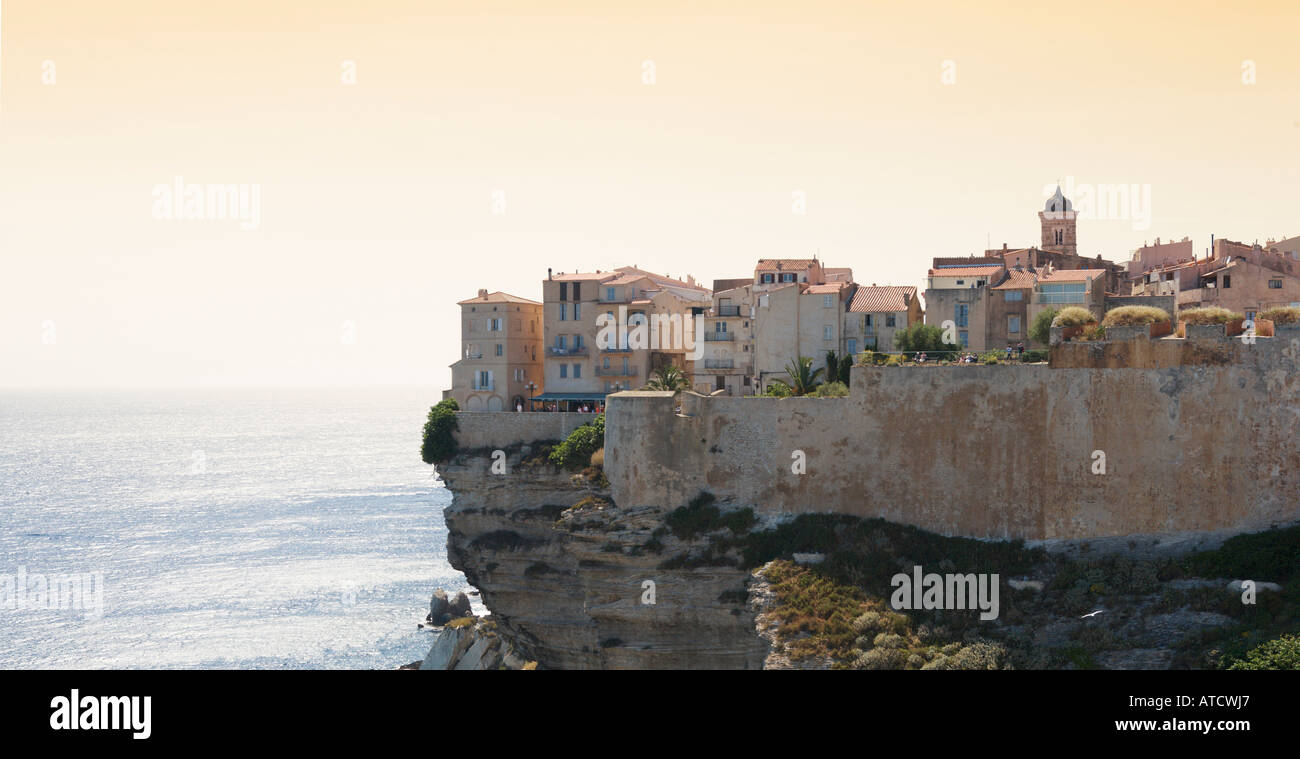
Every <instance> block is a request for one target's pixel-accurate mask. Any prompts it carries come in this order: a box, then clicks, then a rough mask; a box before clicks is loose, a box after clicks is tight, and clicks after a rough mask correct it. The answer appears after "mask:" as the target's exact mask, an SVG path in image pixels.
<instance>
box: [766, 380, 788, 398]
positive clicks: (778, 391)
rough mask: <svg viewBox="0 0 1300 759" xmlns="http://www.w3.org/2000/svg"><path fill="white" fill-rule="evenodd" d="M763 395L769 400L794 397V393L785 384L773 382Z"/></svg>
mask: <svg viewBox="0 0 1300 759" xmlns="http://www.w3.org/2000/svg"><path fill="white" fill-rule="evenodd" d="M763 395H765V396H766V397H768V398H789V397H790V396H792V395H794V391H793V390H791V389H790V386H789V385H787V384H785V383H784V382H773V383H772V384H770V385H768V386H767V390H764V391H763Z"/></svg>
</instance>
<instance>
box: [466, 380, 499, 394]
mask: <svg viewBox="0 0 1300 759" xmlns="http://www.w3.org/2000/svg"><path fill="white" fill-rule="evenodd" d="M469 389H470V390H484V391H486V392H489V393H492V392H496V389H497V383H496V380H492V381H491V382H476V383H474V384H473V385H470V388H469Z"/></svg>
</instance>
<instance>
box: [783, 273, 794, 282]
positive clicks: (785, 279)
mask: <svg viewBox="0 0 1300 759" xmlns="http://www.w3.org/2000/svg"><path fill="white" fill-rule="evenodd" d="M781 281H782V282H793V281H794V275H793V274H782V275H781Z"/></svg>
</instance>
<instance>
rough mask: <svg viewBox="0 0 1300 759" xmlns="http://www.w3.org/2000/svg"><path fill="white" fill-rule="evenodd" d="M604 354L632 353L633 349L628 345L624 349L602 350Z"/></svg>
mask: <svg viewBox="0 0 1300 759" xmlns="http://www.w3.org/2000/svg"><path fill="white" fill-rule="evenodd" d="M600 350H601V352H602V353H631V352H632V349H631V348H629V347H627V346H626V345H625V346H623V347H622V348H601V349H600Z"/></svg>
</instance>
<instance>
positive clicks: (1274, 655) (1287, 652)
mask: <svg viewBox="0 0 1300 759" xmlns="http://www.w3.org/2000/svg"><path fill="white" fill-rule="evenodd" d="M1228 669H1300V636H1296V635H1282V636H1280V637H1277V638H1274V639H1273V640H1270V641H1268V642H1266V643H1262V644H1260V645H1258V646H1256V647H1255V648H1253V649H1251V650H1250V652H1249V653H1247V654H1246V658H1244V659H1241V660H1239V661H1236V662H1233V664H1232V666H1230V667H1228Z"/></svg>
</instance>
